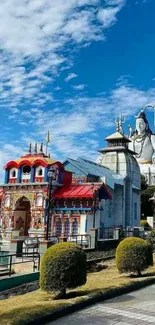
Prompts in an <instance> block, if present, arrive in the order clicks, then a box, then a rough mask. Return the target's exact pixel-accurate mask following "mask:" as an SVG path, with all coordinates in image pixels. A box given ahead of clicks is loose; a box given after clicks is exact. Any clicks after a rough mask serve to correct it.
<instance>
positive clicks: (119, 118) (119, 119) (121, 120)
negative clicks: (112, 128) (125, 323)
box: [115, 112, 125, 134]
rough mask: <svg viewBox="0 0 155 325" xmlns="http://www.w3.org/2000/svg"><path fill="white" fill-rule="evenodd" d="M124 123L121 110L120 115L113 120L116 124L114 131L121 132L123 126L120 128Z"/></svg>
mask: <svg viewBox="0 0 155 325" xmlns="http://www.w3.org/2000/svg"><path fill="white" fill-rule="evenodd" d="M124 123H125V118H124V117H123V115H122V112H121V115H120V117H118V118H116V120H115V124H116V131H117V132H119V133H121V134H123V133H124V132H123V128H122V124H124Z"/></svg>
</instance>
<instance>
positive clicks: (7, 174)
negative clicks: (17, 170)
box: [4, 169, 9, 184]
mask: <svg viewBox="0 0 155 325" xmlns="http://www.w3.org/2000/svg"><path fill="white" fill-rule="evenodd" d="M8 180H9V171H8V169H6V170H5V179H4V183H5V184H7V183H8Z"/></svg>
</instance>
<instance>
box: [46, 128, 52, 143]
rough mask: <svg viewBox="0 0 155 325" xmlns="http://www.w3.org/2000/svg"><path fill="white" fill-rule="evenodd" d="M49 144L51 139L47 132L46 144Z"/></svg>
mask: <svg viewBox="0 0 155 325" xmlns="http://www.w3.org/2000/svg"><path fill="white" fill-rule="evenodd" d="M50 142H51V139H50V132H49V131H48V132H47V137H46V143H47V144H48V143H50Z"/></svg>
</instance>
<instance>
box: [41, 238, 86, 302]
mask: <svg viewBox="0 0 155 325" xmlns="http://www.w3.org/2000/svg"><path fill="white" fill-rule="evenodd" d="M85 283H86V254H85V252H84V251H83V250H82V249H81V248H80V247H79V246H78V245H76V244H73V243H59V244H55V245H53V246H51V247H50V248H48V249H47V250H46V251H45V253H44V255H43V258H42V261H41V269H40V287H41V289H42V290H44V291H47V292H52V293H55V294H58V296H59V297H61V298H63V297H65V294H66V289H67V288H68V289H73V288H76V287H78V286H81V285H83V284H85Z"/></svg>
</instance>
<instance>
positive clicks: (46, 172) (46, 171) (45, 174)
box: [44, 167, 48, 182]
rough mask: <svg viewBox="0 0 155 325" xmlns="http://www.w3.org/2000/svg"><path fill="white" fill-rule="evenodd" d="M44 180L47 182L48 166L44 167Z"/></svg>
mask: <svg viewBox="0 0 155 325" xmlns="http://www.w3.org/2000/svg"><path fill="white" fill-rule="evenodd" d="M44 182H48V168H47V167H45V173H44Z"/></svg>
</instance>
